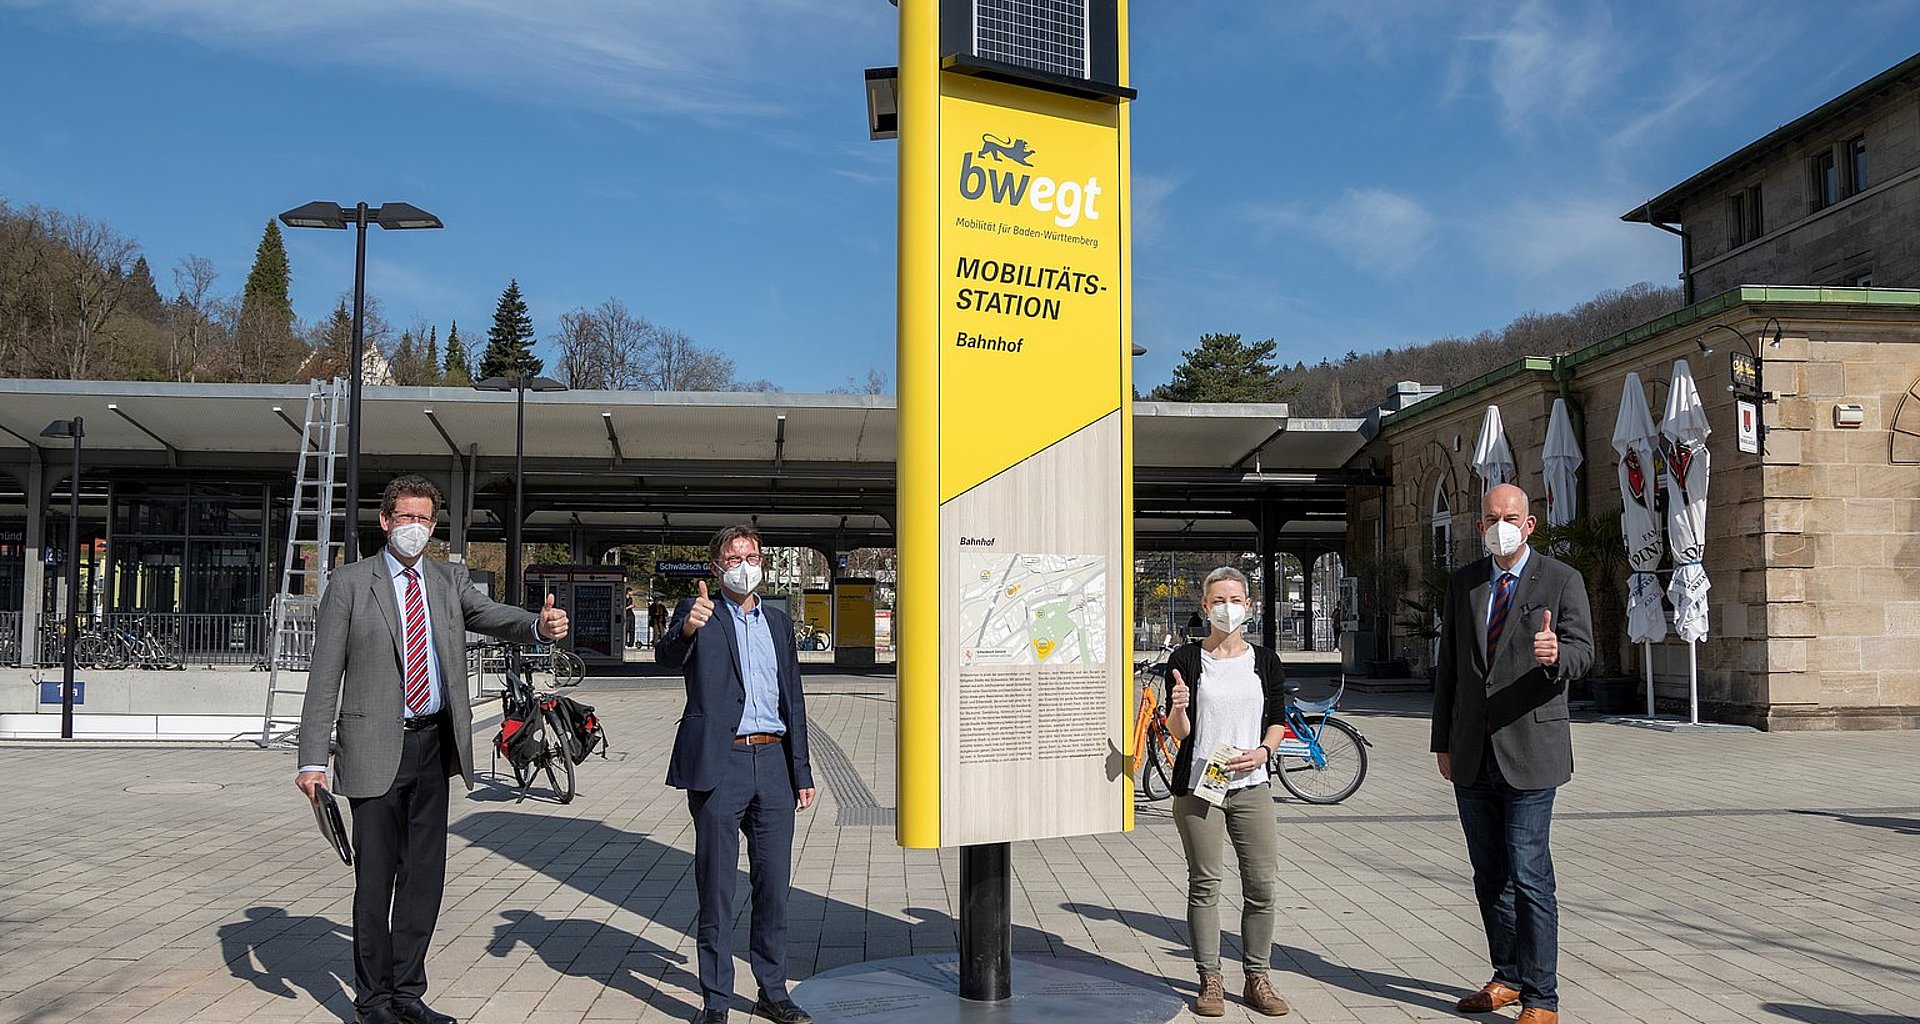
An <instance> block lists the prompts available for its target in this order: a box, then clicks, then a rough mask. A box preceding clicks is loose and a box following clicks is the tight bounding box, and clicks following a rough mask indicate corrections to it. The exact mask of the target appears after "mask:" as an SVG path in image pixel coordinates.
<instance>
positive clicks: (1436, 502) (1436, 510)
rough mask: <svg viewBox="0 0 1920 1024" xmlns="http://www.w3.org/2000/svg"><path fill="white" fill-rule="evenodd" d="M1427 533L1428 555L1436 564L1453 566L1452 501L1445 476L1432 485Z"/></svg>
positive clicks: (1447, 566)
mask: <svg viewBox="0 0 1920 1024" xmlns="http://www.w3.org/2000/svg"><path fill="white" fill-rule="evenodd" d="M1427 535H1428V538H1429V540H1430V541H1431V547H1430V548H1429V549H1428V557H1430V558H1432V559H1433V561H1434V563H1435V564H1437V565H1441V566H1444V567H1446V568H1449V569H1451V568H1453V501H1452V500H1451V499H1450V498H1448V497H1447V478H1446V477H1445V476H1442V477H1441V478H1440V479H1439V480H1438V481H1436V482H1435V483H1434V485H1433V511H1432V513H1431V514H1430V515H1429V516H1428V518H1427Z"/></svg>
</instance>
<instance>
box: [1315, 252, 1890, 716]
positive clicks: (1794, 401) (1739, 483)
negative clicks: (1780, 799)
mask: <svg viewBox="0 0 1920 1024" xmlns="http://www.w3.org/2000/svg"><path fill="white" fill-rule="evenodd" d="M1749 291H1757V290H1749ZM1775 291H1785V290H1775ZM1793 291H1794V292H1795V293H1804V294H1809V295H1811V294H1814V292H1813V290H1810V289H1796V290H1793ZM1907 298H1908V299H1909V300H1910V302H1909V304H1904V305H1897V306H1896V305H1884V306H1875V305H1871V304H1866V303H1853V302H1826V301H1818V302H1741V303H1727V302H1724V301H1722V302H1719V303H1717V305H1718V306H1719V307H1720V308H1716V309H1713V310H1712V311H1711V312H1710V313H1706V312H1701V310H1702V309H1703V307H1712V306H1715V305H1716V304H1713V303H1710V304H1703V307H1695V308H1694V310H1692V311H1688V312H1686V313H1683V314H1679V315H1677V316H1676V317H1675V318H1670V319H1673V320H1677V321H1678V323H1676V324H1674V325H1673V326H1669V327H1667V328H1666V329H1664V330H1660V331H1657V332H1653V333H1647V332H1645V331H1641V332H1629V333H1628V334H1627V335H1624V336H1622V338H1619V339H1614V340H1612V341H1609V342H1605V343H1602V344H1600V345H1597V346H1594V347H1593V348H1590V349H1587V350H1584V351H1582V352H1579V353H1574V354H1572V355H1570V356H1565V357H1561V358H1560V359H1558V360H1556V361H1555V363H1554V364H1553V365H1555V366H1556V367H1557V370H1558V374H1559V376H1560V377H1564V378H1565V379H1566V393H1567V395H1568V396H1569V397H1570V398H1571V399H1572V400H1573V402H1572V404H1574V405H1576V406H1577V407H1578V408H1579V409H1580V410H1582V411H1583V412H1584V431H1583V440H1584V448H1585V453H1586V462H1585V464H1584V465H1583V467H1582V473H1583V481H1582V483H1583V486H1582V488H1581V493H1580V502H1579V508H1580V510H1581V512H1583V513H1587V514H1592V515H1597V516H1609V517H1616V516H1618V515H1619V510H1620V505H1621V502H1620V496H1619V489H1618V483H1617V476H1616V470H1615V455H1614V452H1613V449H1612V446H1611V438H1612V433H1613V427H1614V421H1615V418H1616V416H1617V414H1618V410H1619V406H1620V398H1621V391H1622V386H1623V383H1624V381H1625V378H1626V375H1627V374H1628V373H1629V372H1636V371H1637V372H1638V373H1639V375H1640V378H1641V382H1642V386H1643V388H1644V389H1645V392H1646V397H1647V404H1648V407H1649V408H1650V409H1651V410H1652V411H1653V417H1654V421H1655V426H1656V427H1657V426H1658V425H1659V423H1660V421H1661V420H1662V419H1663V416H1664V411H1665V406H1666V397H1667V391H1668V380H1669V378H1670V376H1671V374H1672V371H1673V366H1674V363H1675V361H1676V360H1679V359H1685V360H1687V362H1688V365H1689V368H1690V369H1691V372H1692V374H1693V377H1694V381H1695V384H1696V387H1697V388H1698V390H1699V392H1700V396H1701V399H1702V403H1703V405H1704V406H1705V408H1706V412H1707V417H1708V420H1709V421H1710V423H1711V425H1712V428H1713V434H1712V436H1711V437H1710V439H1709V442H1708V450H1709V452H1710V453H1711V456H1712V474H1711V481H1710V489H1709V496H1708V515H1707V543H1706V554H1705V558H1704V560H1703V561H1704V566H1705V568H1706V570H1707V575H1708V578H1709V580H1710V581H1711V583H1712V590H1711V592H1710V594H1709V617H1708V623H1709V634H1708V636H1707V638H1706V639H1705V640H1703V641H1702V642H1701V643H1700V644H1699V645H1698V648H1697V651H1696V652H1695V653H1696V655H1697V657H1698V673H1699V686H1700V697H1701V701H1702V713H1703V716H1704V717H1705V718H1708V719H1711V720H1720V721H1736V722H1744V723H1747V724H1753V725H1759V726H1764V727H1768V728H1825V727H1849V728H1863V727H1889V726H1900V727H1915V726H1920V397H1914V398H1912V399H1911V400H1909V392H1910V391H1912V390H1914V389H1916V388H1917V387H1920V305H1915V304H1912V303H1914V302H1920V296H1908V297H1907ZM1770 317H1771V318H1777V322H1778V324H1779V328H1780V334H1781V341H1780V344H1779V346H1778V347H1777V348H1775V347H1771V346H1769V345H1768V344H1767V341H1769V340H1770V339H1771V338H1772V336H1773V333H1774V326H1773V324H1772V323H1771V322H1769V318H1770ZM1712 324H1724V325H1727V326H1730V327H1732V328H1734V329H1735V330H1737V331H1739V332H1741V333H1742V334H1744V335H1745V336H1746V337H1748V338H1749V339H1754V341H1755V344H1756V345H1758V346H1759V347H1760V351H1761V354H1762V357H1763V359H1764V361H1765V363H1764V366H1765V385H1766V386H1767V387H1768V389H1769V390H1771V391H1773V392H1775V393H1776V394H1778V396H1779V400H1778V401H1777V402H1775V403H1772V404H1769V405H1767V406H1766V407H1765V408H1764V410H1763V414H1762V417H1763V421H1764V422H1765V423H1766V424H1767V425H1768V432H1767V434H1766V438H1765V440H1766V452H1765V454H1764V455H1750V454H1744V453H1741V452H1739V451H1738V450H1737V445H1736V432H1735V425H1734V414H1735V413H1734V402H1733V395H1732V394H1730V393H1729V391H1728V389H1727V385H1728V383H1729V378H1730V372H1729V362H1728V353H1729V352H1730V351H1731V350H1735V349H1741V350H1744V346H1743V345H1742V344H1741V342H1740V341H1739V340H1738V339H1736V338H1735V337H1734V336H1733V335H1732V334H1730V333H1728V332H1726V331H1722V330H1718V329H1714V328H1712V327H1711V326H1710V325H1712ZM1627 339H1631V340H1627ZM1700 340H1704V341H1705V342H1706V343H1707V344H1708V345H1710V346H1712V348H1713V350H1714V351H1713V352H1712V353H1711V354H1707V353H1703V352H1702V351H1701V350H1700V346H1699V343H1698V342H1699V341H1700ZM1493 376H1494V377H1496V378H1497V379H1493V380H1490V381H1487V382H1485V383H1483V384H1481V385H1479V386H1477V387H1475V386H1473V385H1468V386H1467V387H1466V388H1462V389H1455V390H1454V391H1450V392H1447V393H1444V394H1442V395H1441V396H1439V397H1437V398H1434V399H1430V400H1429V401H1428V402H1427V403H1423V404H1421V405H1418V406H1415V407H1413V408H1412V409H1410V410H1408V411H1406V412H1403V413H1400V414H1398V415H1396V416H1391V417H1387V418H1386V419H1385V420H1384V421H1383V424H1382V427H1381V431H1380V434H1379V436H1378V437H1376V438H1375V440H1374V441H1373V442H1372V444H1371V445H1370V446H1369V448H1368V451H1367V452H1366V453H1365V455H1366V456H1370V457H1372V458H1374V459H1375V460H1376V461H1377V462H1378V463H1380V464H1381V465H1384V466H1386V467H1388V471H1389V473H1390V475H1391V477H1392V480H1393V483H1392V485H1391V486H1390V488H1389V491H1388V493H1389V501H1388V505H1389V508H1388V512H1387V516H1388V521H1389V528H1388V538H1389V539H1388V547H1389V550H1390V551H1392V552H1395V553H1397V554H1398V555H1399V557H1400V559H1401V560H1402V561H1403V562H1404V563H1405V564H1406V565H1407V566H1418V565H1420V564H1421V561H1422V559H1424V558H1426V557H1429V555H1430V552H1431V549H1432V542H1431V530H1430V513H1429V510H1430V509H1431V508H1432V503H1433V497H1434V491H1435V488H1436V487H1441V488H1444V489H1445V490H1446V491H1447V493H1448V494H1449V496H1450V499H1451V504H1452V513H1453V514H1452V516H1451V517H1450V522H1451V526H1452V535H1453V543H1452V545H1451V547H1452V551H1451V554H1452V558H1451V561H1452V564H1454V565H1460V564H1464V563H1465V562H1466V561H1467V560H1470V559H1473V558H1477V557H1479V555H1480V553H1481V552H1480V547H1479V541H1478V538H1477V537H1476V536H1475V534H1474V531H1473V519H1474V516H1475V515H1476V513H1477V511H1478V503H1479V495H1480V489H1479V484H1478V481H1477V480H1476V479H1475V478H1474V477H1473V476H1472V475H1471V473H1470V471H1469V469H1468V463H1469V462H1470V461H1471V459H1472V456H1473V447H1474V440H1475V438H1476V436H1477V434H1478V432H1479V429H1480V422H1481V417H1482V415H1483V413H1484V410H1485V408H1486V406H1487V405H1488V404H1489V403H1492V404H1497V405H1499V406H1500V409H1501V413H1502V416H1503V418H1504V420H1505V422H1506V429H1507V436H1508V440H1509V442H1510V443H1511V444H1512V445H1513V448H1514V453H1515V460H1516V462H1517V463H1518V471H1519V480H1518V481H1516V482H1518V483H1519V484H1520V485H1521V486H1522V487H1523V488H1525V489H1526V490H1527V492H1528V494H1529V496H1531V497H1532V498H1533V500H1534V512H1535V514H1536V515H1538V516H1539V517H1541V519H1542V520H1543V521H1544V519H1545V513H1546V508H1545V502H1544V499H1543V497H1542V494H1543V491H1544V489H1543V487H1542V486H1541V458H1540V456H1541V447H1542V445H1543V443H1544V438H1545V432H1546V424H1547V418H1548V415H1549V413H1550V411H1551V408H1552V404H1553V399H1554V398H1555V397H1558V396H1559V395H1560V394H1561V393H1562V392H1561V385H1560V381H1559V380H1558V379H1556V375H1555V372H1554V371H1552V370H1538V369H1534V370H1524V369H1516V370H1514V371H1510V372H1508V373H1507V374H1505V375H1493ZM1838 403H1854V404H1858V405H1860V406H1861V407H1862V411H1863V414H1864V418H1865V423H1864V425H1862V426H1861V427H1858V428H1839V427H1836V426H1835V425H1834V415H1833V410H1834V406H1835V405H1836V404H1838ZM1903 403H1905V404H1904V405H1903ZM1903 409H1904V414H1903V415H1902V410H1903ZM1896 418H1897V419H1898V421H1899V423H1900V424H1902V425H1904V426H1905V427H1906V428H1907V429H1904V430H1896V429H1895V425H1896ZM1576 430H1580V424H1579V423H1578V422H1576ZM1895 438H1900V439H1901V440H1900V441H1899V442H1896V441H1895V440H1894V439H1895ZM1896 458H1904V459H1906V460H1907V461H1906V463H1905V464H1896V463H1895V461H1894V460H1895V459H1896ZM1349 546H1350V550H1353V551H1355V552H1366V551H1368V550H1370V549H1371V548H1372V530H1371V527H1370V526H1369V527H1368V528H1367V530H1366V535H1365V536H1361V535H1360V534H1359V533H1358V532H1356V533H1355V534H1353V535H1352V536H1350V538H1349ZM1663 569H1664V566H1663ZM1662 579H1663V582H1664V580H1665V576H1664V572H1663V577H1662ZM1413 587H1414V581H1413V579H1412V578H1411V575H1410V574H1409V578H1408V579H1406V580H1404V581H1403V583H1402V589H1403V591H1404V592H1409V593H1410V592H1412V589H1413ZM1597 640H1598V641H1599V642H1601V643H1611V644H1613V645H1614V651H1615V653H1616V655H1617V656H1618V658H1619V661H1620V663H1621V664H1622V665H1624V666H1625V667H1626V670H1627V671H1628V672H1630V673H1632V674H1635V675H1638V674H1639V671H1640V669H1639V666H1640V664H1641V660H1640V652H1639V651H1638V650H1636V649H1630V648H1629V646H1628V645H1627V644H1626V642H1625V638H1624V636H1622V635H1615V636H1612V637H1610V638H1608V637H1602V638H1597ZM1403 646H1404V640H1397V641H1396V651H1398V650H1399V649H1400V648H1401V647H1403ZM1687 656H1688V651H1687V646H1686V645H1685V644H1683V643H1681V642H1679V641H1678V640H1677V639H1676V638H1675V637H1673V636H1671V635H1669V637H1668V639H1667V640H1666V642H1664V643H1662V644H1659V645H1655V646H1654V648H1653V650H1652V663H1653V670H1654V678H1655V683H1656V694H1657V695H1658V696H1659V697H1660V698H1661V700H1662V702H1663V703H1664V704H1666V705H1667V706H1668V707H1669V708H1671V707H1672V706H1673V705H1674V704H1675V703H1676V702H1683V701H1684V700H1685V698H1686V696H1687V672H1688V669H1687V665H1688V657H1687Z"/></svg>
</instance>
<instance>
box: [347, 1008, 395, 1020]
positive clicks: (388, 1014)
mask: <svg viewBox="0 0 1920 1024" xmlns="http://www.w3.org/2000/svg"><path fill="white" fill-rule="evenodd" d="M353 1019H354V1021H355V1022H356V1024H400V1015H399V1014H397V1013H394V1012H393V1007H391V1006H376V1007H374V1008H373V1009H371V1010H362V1011H360V1013H359V1014H358V1015H357V1016H355V1017H354V1018H353Z"/></svg>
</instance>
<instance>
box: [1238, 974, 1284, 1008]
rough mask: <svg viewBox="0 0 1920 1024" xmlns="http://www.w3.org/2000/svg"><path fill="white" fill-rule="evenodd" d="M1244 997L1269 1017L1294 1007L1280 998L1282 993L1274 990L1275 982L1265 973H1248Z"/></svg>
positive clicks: (1251, 1005)
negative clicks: (1269, 979) (1268, 978)
mask: <svg viewBox="0 0 1920 1024" xmlns="http://www.w3.org/2000/svg"><path fill="white" fill-rule="evenodd" d="M1242 997H1243V998H1244V999H1245V1000H1246V1002H1247V1005H1248V1006H1250V1007H1252V1008H1253V1009H1255V1010H1257V1011H1259V1012H1260V1013H1264V1014H1266V1015H1267V1016H1269V1017H1278V1016H1280V1015H1281V1014H1284V1013H1286V1012H1287V1011H1288V1010H1290V1009H1292V1007H1290V1006H1288V1005H1287V1001H1286V1000H1285V999H1282V998H1280V993H1278V992H1275V991H1274V990H1273V982H1270V981H1268V980H1267V976H1266V975H1264V974H1249V975H1247V988H1246V991H1245V992H1243V993H1242Z"/></svg>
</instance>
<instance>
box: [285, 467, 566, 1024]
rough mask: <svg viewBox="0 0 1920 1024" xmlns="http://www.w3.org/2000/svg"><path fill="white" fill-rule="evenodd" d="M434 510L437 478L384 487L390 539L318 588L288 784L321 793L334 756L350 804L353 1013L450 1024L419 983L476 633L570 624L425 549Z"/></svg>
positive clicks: (415, 1023) (423, 981) (459, 756)
mask: <svg viewBox="0 0 1920 1024" xmlns="http://www.w3.org/2000/svg"><path fill="white" fill-rule="evenodd" d="M439 511H440V490H439V488H437V487H435V486H434V485H433V484H432V482H430V481H428V480H427V479H426V478H425V477H420V476H413V475H407V476H402V477H398V478H396V479H395V480H394V481H393V482H391V483H389V484H388V485H387V488H386V490H385V492H383V493H382V494H381V496H380V528H381V529H383V530H385V531H386V533H387V546H386V547H385V548H384V549H383V550H382V551H381V552H380V554H378V555H376V556H374V557H372V558H362V559H360V560H359V561H356V562H349V563H347V564H346V565H344V566H342V567H341V568H339V569H337V570H335V571H334V573H333V575H332V577H331V578H330V579H329V580H328V585H327V592H326V595H325V596H324V597H322V598H321V599H320V615H319V620H318V622H317V624H316V626H315V628H314V642H313V660H312V664H311V667H310V669H309V671H308V673H307V694H306V703H305V706H304V707H303V708H302V709H301V715H300V769H299V774H298V775H297V776H295V778H294V784H295V785H296V786H298V787H299V788H300V791H301V792H303V793H305V794H307V798H308V799H309V800H311V799H314V798H315V796H316V794H317V792H318V791H319V789H320V787H322V786H324V785H326V782H327V761H328V757H329V754H331V755H332V760H333V775H334V790H335V791H336V792H338V793H339V794H340V795H341V796H344V797H346V798H347V800H348V802H349V804H350V805H351V806H352V808H353V856H354V877H353V976H354V1008H355V1010H356V1012H357V1014H358V1020H359V1021H360V1024H396V1022H405V1024H454V1020H453V1018H452V1017H450V1016H448V1015H446V1014H444V1013H439V1012H437V1011H435V1010H433V1009H431V1008H429V1007H428V1006H427V1004H426V1002H425V997H426V992H427V947H428V946H429V945H430V944H431V943H432V941H433V928H434V924H435V923H436V921H437V920H438V919H439V916H440V896H441V892H442V890H443V889H444V888H445V881H446V872H447V779H448V778H450V777H451V776H453V775H456V774H457V775H460V776H462V777H463V778H465V779H466V783H467V788H468V789H472V788H473V711H472V709H471V708H470V707H469V706H468V704H467V687H466V671H465V669H466V663H467V656H466V642H467V633H469V632H474V633H485V634H488V635H489V636H495V637H499V638H500V639H502V640H510V641H514V642H517V643H550V642H552V641H554V640H560V639H564V638H565V637H566V635H567V613H566V612H564V611H561V610H560V609H558V608H555V607H554V606H553V597H552V596H551V595H549V596H548V597H547V603H546V607H545V608H543V609H542V610H541V611H540V612H539V614H537V615H536V614H535V613H533V612H529V611H523V610H521V609H519V608H515V607H512V606H511V605H504V604H500V603H498V602H495V601H490V600H488V599H487V598H486V597H485V596H484V595H483V594H481V592H480V591H479V590H476V589H475V588H474V587H473V586H472V584H471V583H470V582H469V581H468V579H467V567H466V566H464V565H459V564H456V563H449V562H438V561H434V560H433V559H430V558H425V557H423V555H424V554H425V552H426V549H427V541H428V540H429V539H430V538H431V537H432V536H433V527H434V521H435V519H436V518H437V516H438V515H439ZM336 727H337V728H338V730H339V739H338V741H337V742H335V741H334V732H335V729H336Z"/></svg>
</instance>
